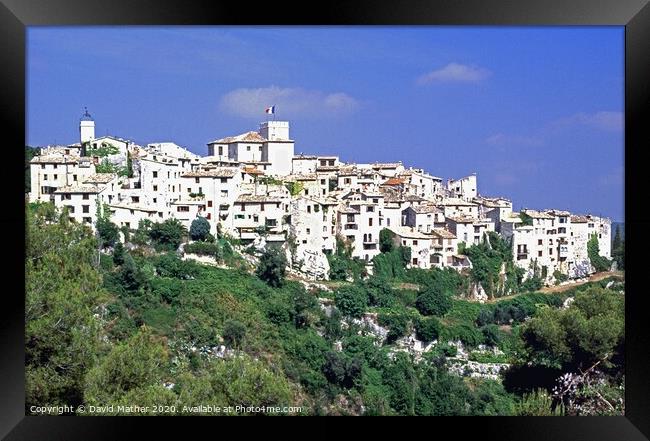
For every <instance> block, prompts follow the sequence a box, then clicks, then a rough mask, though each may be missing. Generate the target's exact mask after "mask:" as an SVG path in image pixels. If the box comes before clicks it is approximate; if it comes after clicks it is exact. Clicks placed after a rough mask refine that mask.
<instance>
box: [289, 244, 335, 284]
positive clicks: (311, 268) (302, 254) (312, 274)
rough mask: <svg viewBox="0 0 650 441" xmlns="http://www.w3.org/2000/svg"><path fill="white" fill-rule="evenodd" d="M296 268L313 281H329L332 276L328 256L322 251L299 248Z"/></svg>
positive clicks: (295, 263)
mask: <svg viewBox="0 0 650 441" xmlns="http://www.w3.org/2000/svg"><path fill="white" fill-rule="evenodd" d="M296 266H297V268H296ZM294 268H295V269H297V270H298V271H300V272H301V273H302V274H304V275H305V277H307V278H308V279H311V280H327V279H328V278H329V274H330V264H329V261H328V260H327V256H325V254H323V252H322V251H320V250H311V249H307V248H301V247H298V250H297V251H296V261H295V262H294Z"/></svg>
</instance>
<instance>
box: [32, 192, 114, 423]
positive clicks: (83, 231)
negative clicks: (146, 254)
mask: <svg viewBox="0 0 650 441" xmlns="http://www.w3.org/2000/svg"><path fill="white" fill-rule="evenodd" d="M59 215H60V214H59V213H58V212H57V211H56V210H55V209H54V208H53V207H52V206H51V204H42V205H41V204H37V205H35V206H30V207H28V209H27V211H26V248H25V404H26V409H27V412H29V407H30V406H31V405H38V406H44V405H63V404H68V405H72V406H75V405H78V404H81V403H82V397H83V384H84V376H85V374H86V372H87V371H88V369H89V368H91V367H92V366H93V365H94V363H95V361H96V359H97V356H98V354H99V352H100V349H101V340H100V323H99V321H98V319H97V318H96V317H95V316H94V314H95V312H96V311H97V309H98V308H99V307H100V306H101V305H102V304H103V303H104V302H105V301H106V299H107V296H106V293H105V292H104V290H103V289H102V280H101V276H100V274H99V273H98V272H97V270H96V268H95V267H94V262H95V256H96V252H97V242H96V239H95V238H94V236H93V235H92V233H91V231H90V230H89V229H88V228H87V227H86V226H84V225H80V224H76V223H72V222H68V220H67V217H66V216H60V218H59V221H58V222H53V220H54V219H55V218H56V217H57V216H59Z"/></svg>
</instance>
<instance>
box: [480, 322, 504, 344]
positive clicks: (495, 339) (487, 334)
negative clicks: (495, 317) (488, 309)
mask: <svg viewBox="0 0 650 441" xmlns="http://www.w3.org/2000/svg"><path fill="white" fill-rule="evenodd" d="M481 332H482V333H483V339H484V341H485V344H487V345H490V346H498V345H499V343H501V330H499V327H498V326H497V325H494V324H490V325H487V326H484V327H483V328H481Z"/></svg>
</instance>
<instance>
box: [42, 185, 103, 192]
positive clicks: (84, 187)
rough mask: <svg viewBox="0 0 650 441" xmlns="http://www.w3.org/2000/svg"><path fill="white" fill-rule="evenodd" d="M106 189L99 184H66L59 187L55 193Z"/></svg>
mask: <svg viewBox="0 0 650 441" xmlns="http://www.w3.org/2000/svg"><path fill="white" fill-rule="evenodd" d="M103 190H104V188H103V187H98V186H97V185H89V184H88V185H83V184H82V185H66V186H65V187H61V188H59V189H57V190H56V191H55V192H54V193H55V194H59V193H101V192H102V191H103Z"/></svg>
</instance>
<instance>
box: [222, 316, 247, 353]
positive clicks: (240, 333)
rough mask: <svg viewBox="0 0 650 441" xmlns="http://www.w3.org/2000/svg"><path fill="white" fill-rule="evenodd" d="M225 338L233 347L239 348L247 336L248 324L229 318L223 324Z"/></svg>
mask: <svg viewBox="0 0 650 441" xmlns="http://www.w3.org/2000/svg"><path fill="white" fill-rule="evenodd" d="M222 336H223V339H224V341H225V343H226V344H227V345H228V346H230V347H232V348H239V347H241V344H242V343H243V341H244V338H245V337H246V326H245V325H244V324H243V323H242V322H240V321H237V320H228V321H226V323H224V325H223V334H222Z"/></svg>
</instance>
